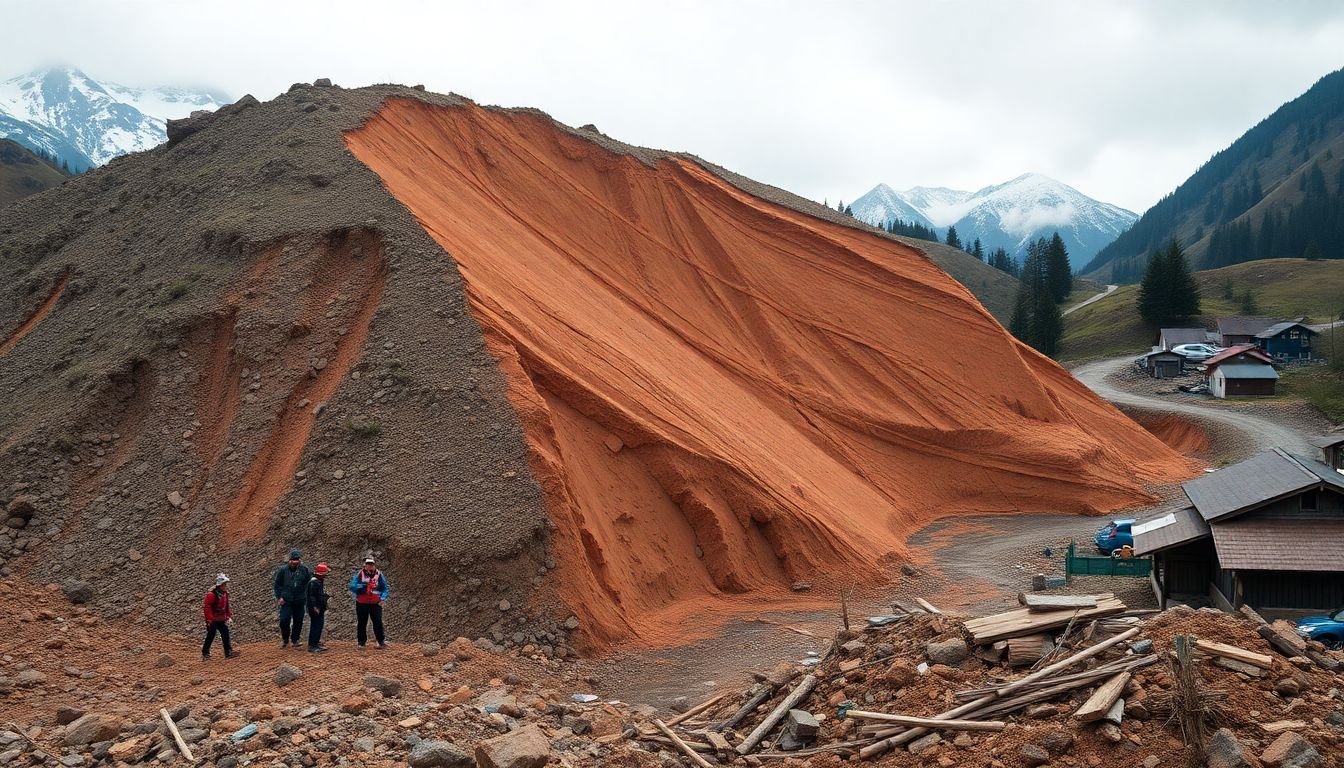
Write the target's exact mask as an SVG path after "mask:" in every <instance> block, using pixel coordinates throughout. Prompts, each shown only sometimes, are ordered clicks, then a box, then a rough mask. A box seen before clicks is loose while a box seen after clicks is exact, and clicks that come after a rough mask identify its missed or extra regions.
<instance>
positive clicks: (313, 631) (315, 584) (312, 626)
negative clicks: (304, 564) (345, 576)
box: [308, 563, 331, 653]
mask: <svg viewBox="0 0 1344 768" xmlns="http://www.w3.org/2000/svg"><path fill="white" fill-rule="evenodd" d="M330 572H331V569H330V568H328V567H327V564H326V563H318V564H317V568H315V569H314V570H313V578H311V579H309V581H308V652H309V653H318V652H320V651H325V650H327V646H325V645H323V644H322V627H323V625H325V624H326V623H327V599H328V597H329V595H327V574H328V573H330Z"/></svg>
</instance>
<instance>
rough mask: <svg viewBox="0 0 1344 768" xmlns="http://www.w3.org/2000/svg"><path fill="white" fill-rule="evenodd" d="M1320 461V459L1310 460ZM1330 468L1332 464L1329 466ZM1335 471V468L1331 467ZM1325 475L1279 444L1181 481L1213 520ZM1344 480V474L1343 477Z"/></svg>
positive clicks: (1298, 488) (1204, 514) (1193, 501)
mask: <svg viewBox="0 0 1344 768" xmlns="http://www.w3.org/2000/svg"><path fill="white" fill-rule="evenodd" d="M1304 461H1305V460H1304ZM1308 463H1312V464H1319V463H1320V462H1308ZM1321 466H1322V467H1324V468H1325V469H1326V470H1329V467H1325V465H1324V464H1321ZM1329 471H1330V472H1331V473H1332V474H1333V470H1329ZM1322 479H1324V478H1323V476H1321V475H1318V474H1317V473H1315V472H1313V471H1311V470H1309V469H1307V468H1306V467H1305V466H1303V464H1301V463H1299V462H1298V460H1297V459H1294V458H1293V457H1291V456H1289V455H1288V454H1287V453H1284V452H1283V451H1282V450H1281V449H1279V448H1275V449H1274V450H1272V451H1265V452H1264V453H1258V454H1256V455H1254V456H1252V457H1251V458H1249V459H1246V460H1245V461H1242V462H1239V463H1237V464H1233V465H1232V466H1230V467H1224V468H1222V469H1220V470H1218V471H1217V472H1213V473H1210V474H1207V475H1205V476H1203V477H1197V478H1195V479H1194V480H1187V481H1186V482H1184V483H1182V484H1181V488H1183V489H1184V490H1185V495H1186V497H1187V498H1189V499H1190V503H1191V504H1194V505H1195V508H1196V509H1198V510H1199V514H1200V516H1202V517H1203V518H1204V519H1205V520H1209V521H1213V520H1217V519H1218V518H1220V517H1224V516H1226V515H1230V514H1232V513H1234V512H1240V511H1243V510H1245V509H1247V508H1249V507H1257V506H1260V505H1261V504H1264V503H1266V502H1270V501H1273V500H1274V499H1278V498H1280V497H1283V496H1287V495H1289V494H1293V493H1297V492H1298V491H1302V490H1306V489H1307V488H1310V487H1312V486H1313V485H1317V484H1319V483H1320V482H1321V481H1322ZM1340 479H1341V480H1344V476H1341V477H1340Z"/></svg>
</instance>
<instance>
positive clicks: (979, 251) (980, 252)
mask: <svg viewBox="0 0 1344 768" xmlns="http://www.w3.org/2000/svg"><path fill="white" fill-rule="evenodd" d="M971 255H972V256H974V257H975V258H976V260H977V261H984V260H985V248H984V246H983V245H981V244H980V238H978V237H977V238H975V246H974V247H973V248H971Z"/></svg>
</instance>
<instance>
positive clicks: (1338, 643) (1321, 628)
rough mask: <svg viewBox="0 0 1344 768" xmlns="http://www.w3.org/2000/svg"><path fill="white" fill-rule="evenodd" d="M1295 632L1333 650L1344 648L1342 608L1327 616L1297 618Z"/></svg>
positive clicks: (1343, 609) (1343, 613)
mask: <svg viewBox="0 0 1344 768" xmlns="http://www.w3.org/2000/svg"><path fill="white" fill-rule="evenodd" d="M1297 634H1299V635H1301V636H1303V637H1305V638H1307V639H1309V640H1315V641H1316V642H1318V643H1321V644H1322V645H1324V646H1325V647H1326V648H1333V649H1335V650H1338V649H1341V648H1344V608H1340V609H1339V610H1337V611H1335V612H1334V613H1332V614H1330V615H1329V616H1307V617H1306V618H1302V619H1298V620H1297Z"/></svg>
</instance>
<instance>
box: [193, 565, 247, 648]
mask: <svg viewBox="0 0 1344 768" xmlns="http://www.w3.org/2000/svg"><path fill="white" fill-rule="evenodd" d="M232 618H233V607H232V606H230V605H229V577H228V576H225V575H224V574H222V573H221V574H219V575H218V576H216V577H215V588H214V589H212V590H210V591H209V592H206V593H205V645H202V646H201V658H202V659H208V658H210V646H211V645H212V644H214V642H215V635H216V634H218V635H219V639H220V642H222V643H224V658H226V659H232V658H233V657H234V656H237V655H238V652H237V651H235V650H233V645H232V644H231V643H230V642H229V620H230V619H232Z"/></svg>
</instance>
